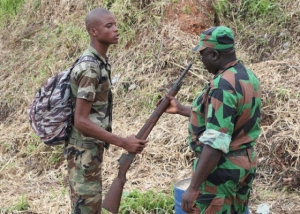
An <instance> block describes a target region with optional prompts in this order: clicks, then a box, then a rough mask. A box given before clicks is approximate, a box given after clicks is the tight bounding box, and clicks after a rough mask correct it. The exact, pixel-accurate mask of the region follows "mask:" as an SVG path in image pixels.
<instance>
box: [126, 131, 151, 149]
mask: <svg viewBox="0 0 300 214" xmlns="http://www.w3.org/2000/svg"><path fill="white" fill-rule="evenodd" d="M147 142H148V141H147V140H140V139H137V138H136V137H135V136H134V135H130V136H129V137H126V138H124V142H123V145H122V148H123V149H125V150H127V151H128V152H132V153H141V152H142V151H143V149H144V148H145V147H146V143H147Z"/></svg>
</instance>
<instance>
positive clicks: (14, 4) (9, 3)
mask: <svg viewBox="0 0 300 214" xmlns="http://www.w3.org/2000/svg"><path fill="white" fill-rule="evenodd" d="M23 2H24V0H0V26H2V25H3V24H4V23H5V22H6V21H8V20H10V19H12V18H13V17H14V16H15V15H16V14H17V12H18V11H19V9H20V8H21V6H22V4H23Z"/></svg>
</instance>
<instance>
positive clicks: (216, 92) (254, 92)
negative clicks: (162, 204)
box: [188, 60, 261, 214]
mask: <svg viewBox="0 0 300 214" xmlns="http://www.w3.org/2000/svg"><path fill="white" fill-rule="evenodd" d="M260 111H261V88H260V83H259V81H258V79H257V78H256V76H255V75H254V74H253V73H252V72H251V71H250V70H248V69H246V68H245V67H244V66H243V65H242V63H241V62H239V61H238V60H237V61H234V62H232V63H229V64H228V65H227V66H225V68H224V70H222V71H220V72H218V74H216V75H215V77H214V78H213V79H212V80H211V81H210V82H209V84H208V85H207V86H206V87H205V88H204V90H203V91H202V92H201V93H200V95H199V96H198V97H197V98H196V99H195V100H194V102H193V104H192V112H191V115H190V122H189V126H188V131H189V146H190V147H191V149H192V150H193V151H195V152H197V153H201V150H202V149H201V148H202V146H203V144H206V145H209V146H211V147H213V148H214V149H218V150H221V151H222V152H223V153H224V156H223V157H222V158H221V160H220V162H219V163H218V165H217V167H216V168H215V169H214V170H213V171H212V173H211V174H210V175H209V176H208V178H207V181H205V182H204V183H203V184H202V185H201V187H200V192H201V193H200V195H199V197H198V199H197V205H198V207H199V208H200V210H201V213H222V214H223V213H231V212H230V210H232V212H233V213H242V211H244V210H245V206H246V205H247V203H248V200H249V194H250V189H251V186H252V182H253V179H254V177H255V170H256V154H255V152H254V151H252V152H249V151H248V152H247V154H248V155H244V156H235V157H226V154H231V153H233V152H234V151H237V150H242V149H247V148H249V149H248V150H250V149H251V148H253V146H254V145H255V140H256V139H257V138H258V136H259V134H260ZM197 162H198V160H196V161H195V163H194V169H196V165H197ZM215 206H217V207H218V208H216V207H215ZM205 210H206V211H205ZM209 210H214V211H209ZM217 210H218V211H217ZM226 210H227V211H226Z"/></svg>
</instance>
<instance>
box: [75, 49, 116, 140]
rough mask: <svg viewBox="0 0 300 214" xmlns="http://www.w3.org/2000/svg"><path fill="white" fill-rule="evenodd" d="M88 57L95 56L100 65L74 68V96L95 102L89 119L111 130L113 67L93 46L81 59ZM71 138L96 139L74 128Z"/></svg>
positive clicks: (90, 62) (83, 64)
mask: <svg viewBox="0 0 300 214" xmlns="http://www.w3.org/2000/svg"><path fill="white" fill-rule="evenodd" d="M86 55H89V56H93V57H94V58H95V59H97V61H98V63H95V62H93V61H83V62H80V63H79V64H78V65H76V66H75V67H74V68H73V70H72V73H71V78H70V79H71V80H70V82H71V89H72V95H73V96H74V97H76V98H80V99H85V100H87V101H90V102H93V105H92V109H91V112H90V114H89V118H90V119H91V121H92V122H94V123H95V124H97V125H98V126H100V127H102V128H103V129H106V130H111V117H112V115H111V112H112V103H111V102H112V101H111V99H112V98H111V96H112V95H111V87H112V86H111V77H110V72H111V66H110V64H109V62H108V60H107V59H104V58H103V57H102V56H101V55H100V54H99V53H98V52H97V51H96V50H95V49H94V48H93V47H91V46H89V48H88V49H87V50H85V51H84V52H83V54H82V56H81V57H84V56H86ZM75 108H76V104H75ZM71 138H73V139H76V140H79V141H88V142H90V141H95V139H94V138H91V137H87V136H84V135H83V134H82V133H81V132H80V131H79V130H78V129H76V128H75V127H74V126H73V127H72V132H71Z"/></svg>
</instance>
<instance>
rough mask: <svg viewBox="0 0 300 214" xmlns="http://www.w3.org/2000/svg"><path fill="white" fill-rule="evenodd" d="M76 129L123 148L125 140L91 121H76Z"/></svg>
mask: <svg viewBox="0 0 300 214" xmlns="http://www.w3.org/2000/svg"><path fill="white" fill-rule="evenodd" d="M75 127H76V128H77V129H78V130H79V131H80V132H82V133H83V134H84V135H86V136H89V137H92V138H95V139H97V140H100V141H104V142H106V143H110V144H113V145H116V146H119V147H122V146H123V138H122V137H119V136H117V135H115V134H112V133H110V132H108V131H106V130H105V129H103V128H101V127H99V126H98V125H96V124H95V123H93V122H92V121H91V120H89V119H85V120H79V121H75Z"/></svg>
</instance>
